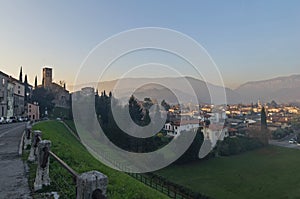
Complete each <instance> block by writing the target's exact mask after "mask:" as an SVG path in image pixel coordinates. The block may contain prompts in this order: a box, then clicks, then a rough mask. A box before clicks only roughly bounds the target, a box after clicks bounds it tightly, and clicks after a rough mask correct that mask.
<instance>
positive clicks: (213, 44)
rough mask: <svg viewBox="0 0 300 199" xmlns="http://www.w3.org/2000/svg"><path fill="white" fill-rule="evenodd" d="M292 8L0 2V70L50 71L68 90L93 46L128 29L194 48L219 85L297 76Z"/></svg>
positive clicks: (298, 33)
mask: <svg viewBox="0 0 300 199" xmlns="http://www.w3.org/2000/svg"><path fill="white" fill-rule="evenodd" d="M299 9H300V1H297V0H294V1H292V0H288V1H281V0H269V1H268V0H264V1H261V0H253V1H242V0H240V1H237V0H230V1H221V0H219V1H215V0H211V1H209V0H207V1H174V0H166V1H161V0H152V1H145V0H144V1H142V0H128V1H113V0H112V1H100V0H99V1H58V0H57V1H53V0H51V1H50V0H49V1H48V0H45V1H33V0H28V1H21V0H20V1H17V0H12V1H4V0H0V28H1V29H0V70H1V71H3V72H5V73H7V74H9V75H12V76H15V77H18V75H19V70H20V67H21V66H23V73H24V74H28V77H29V81H30V82H31V83H32V84H33V82H34V78H35V76H36V75H37V76H38V80H39V82H40V81H41V73H42V67H43V66H50V67H52V68H53V70H54V80H55V81H57V82H58V81H60V80H64V81H66V82H67V85H73V84H74V80H75V78H76V75H77V73H78V71H79V68H80V65H81V64H82V63H83V61H84V59H85V58H86V57H87V55H88V54H89V53H90V52H91V50H92V49H93V48H94V47H95V46H97V45H98V44H99V43H100V42H102V41H104V40H105V39H107V38H109V37H111V36H112V35H115V34H118V33H120V32H123V31H126V30H129V29H133V28H142V27H162V28H168V29H173V30H176V31H179V32H182V33H184V34H186V35H188V36H189V37H191V38H192V39H194V40H195V41H197V42H198V43H199V44H200V45H202V46H203V47H204V48H205V49H206V51H207V52H208V54H209V55H210V56H211V58H212V59H213V60H214V62H215V64H216V65H217V67H218V68H219V70H220V72H221V75H222V77H223V80H224V82H225V85H226V86H227V87H230V88H235V87H237V86H238V85H240V84H242V83H245V82H247V81H255V80H263V79H269V78H273V77H278V76H287V75H291V74H300V59H299V55H300V14H299ZM120 67H122V66H120ZM125 70H127V69H124V71H125ZM119 72H120V71H119ZM112 78H114V77H112ZM84 81H87V82H88V81H89V78H88V77H86V79H84Z"/></svg>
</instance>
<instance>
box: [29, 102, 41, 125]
mask: <svg viewBox="0 0 300 199" xmlns="http://www.w3.org/2000/svg"><path fill="white" fill-rule="evenodd" d="M39 109H40V108H39V105H38V104H37V103H27V110H28V112H27V117H28V119H29V120H30V121H37V120H39V119H40V110H39Z"/></svg>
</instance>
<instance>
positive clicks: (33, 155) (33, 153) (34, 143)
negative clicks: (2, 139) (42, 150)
mask: <svg viewBox="0 0 300 199" xmlns="http://www.w3.org/2000/svg"><path fill="white" fill-rule="evenodd" d="M33 134H34V136H33V139H32V144H31V148H30V153H29V157H28V160H29V161H31V162H34V161H35V160H36V156H37V150H38V143H39V142H40V141H41V140H40V138H41V137H42V131H38V130H36V131H34V132H33Z"/></svg>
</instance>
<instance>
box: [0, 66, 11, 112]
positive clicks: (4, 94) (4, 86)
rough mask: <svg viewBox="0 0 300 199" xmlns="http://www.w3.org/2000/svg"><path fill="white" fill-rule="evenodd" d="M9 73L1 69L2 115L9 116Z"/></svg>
mask: <svg viewBox="0 0 300 199" xmlns="http://www.w3.org/2000/svg"><path fill="white" fill-rule="evenodd" d="M8 78H9V77H8V75H6V74H5V73H3V72H1V71H0V117H6V116H7V81H8Z"/></svg>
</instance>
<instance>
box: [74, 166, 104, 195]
mask: <svg viewBox="0 0 300 199" xmlns="http://www.w3.org/2000/svg"><path fill="white" fill-rule="evenodd" d="M107 184H108V178H107V176H106V175H104V174H102V173H100V172H98V171H89V172H86V173H83V174H81V175H80V176H79V177H78V178H77V196H76V199H106V189H107Z"/></svg>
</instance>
